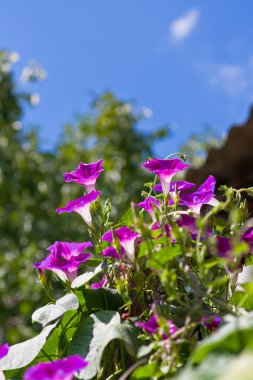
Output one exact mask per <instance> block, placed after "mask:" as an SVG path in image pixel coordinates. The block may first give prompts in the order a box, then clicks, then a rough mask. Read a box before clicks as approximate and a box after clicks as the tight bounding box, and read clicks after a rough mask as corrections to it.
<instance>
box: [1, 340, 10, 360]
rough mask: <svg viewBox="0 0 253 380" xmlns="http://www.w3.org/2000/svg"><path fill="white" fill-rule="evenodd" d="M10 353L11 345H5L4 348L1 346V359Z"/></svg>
mask: <svg viewBox="0 0 253 380" xmlns="http://www.w3.org/2000/svg"><path fill="white" fill-rule="evenodd" d="M8 351H9V345H8V343H4V344H3V345H2V346H0V359H2V358H4V357H5V356H6V355H7V354H8Z"/></svg>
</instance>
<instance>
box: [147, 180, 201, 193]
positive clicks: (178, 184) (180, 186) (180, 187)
mask: <svg viewBox="0 0 253 380" xmlns="http://www.w3.org/2000/svg"><path fill="white" fill-rule="evenodd" d="M194 186H195V185H194V183H191V182H186V181H172V182H171V183H170V190H169V192H170V193H172V192H174V191H176V189H177V191H186V190H190V189H192V188H193V187H194ZM154 190H155V191H156V192H158V193H162V192H163V189H162V185H161V184H160V183H158V184H157V185H155V186H154Z"/></svg>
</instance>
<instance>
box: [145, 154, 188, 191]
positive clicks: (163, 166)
mask: <svg viewBox="0 0 253 380" xmlns="http://www.w3.org/2000/svg"><path fill="white" fill-rule="evenodd" d="M142 166H143V167H144V168H146V169H148V170H149V171H150V172H152V173H155V174H156V175H157V176H158V177H159V178H160V181H161V185H162V189H163V193H164V194H165V195H167V194H168V193H169V191H170V183H171V179H172V178H173V177H174V175H175V174H176V173H178V172H180V171H182V170H184V169H185V168H187V167H189V166H190V165H189V164H184V163H183V162H182V161H181V160H180V159H179V158H173V159H170V160H161V159H159V158H153V159H151V160H148V161H147V162H145V163H144V164H143V165H142Z"/></svg>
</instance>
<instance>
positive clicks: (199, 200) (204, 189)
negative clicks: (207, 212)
mask: <svg viewBox="0 0 253 380" xmlns="http://www.w3.org/2000/svg"><path fill="white" fill-rule="evenodd" d="M215 183H216V181H215V178H214V177H213V176H211V175H210V176H209V177H208V178H207V180H206V181H205V182H204V183H203V184H202V185H201V186H200V187H199V188H198V190H197V191H196V192H194V193H186V194H180V203H179V204H180V205H183V206H187V207H189V209H190V210H191V211H192V212H193V213H195V214H199V213H200V209H201V207H202V205H203V204H209V205H211V206H217V205H218V204H219V201H218V200H217V199H216V198H215V196H214V188H215Z"/></svg>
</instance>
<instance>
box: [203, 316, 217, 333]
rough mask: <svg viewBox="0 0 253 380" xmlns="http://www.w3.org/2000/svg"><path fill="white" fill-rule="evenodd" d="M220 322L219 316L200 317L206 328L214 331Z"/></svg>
mask: <svg viewBox="0 0 253 380" xmlns="http://www.w3.org/2000/svg"><path fill="white" fill-rule="evenodd" d="M221 322H222V318H220V317H210V316H204V317H202V318H201V320H200V323H201V324H202V325H203V326H204V327H206V328H207V329H208V330H211V331H215V330H216V329H217V328H218V327H219V325H220V324H221Z"/></svg>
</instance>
